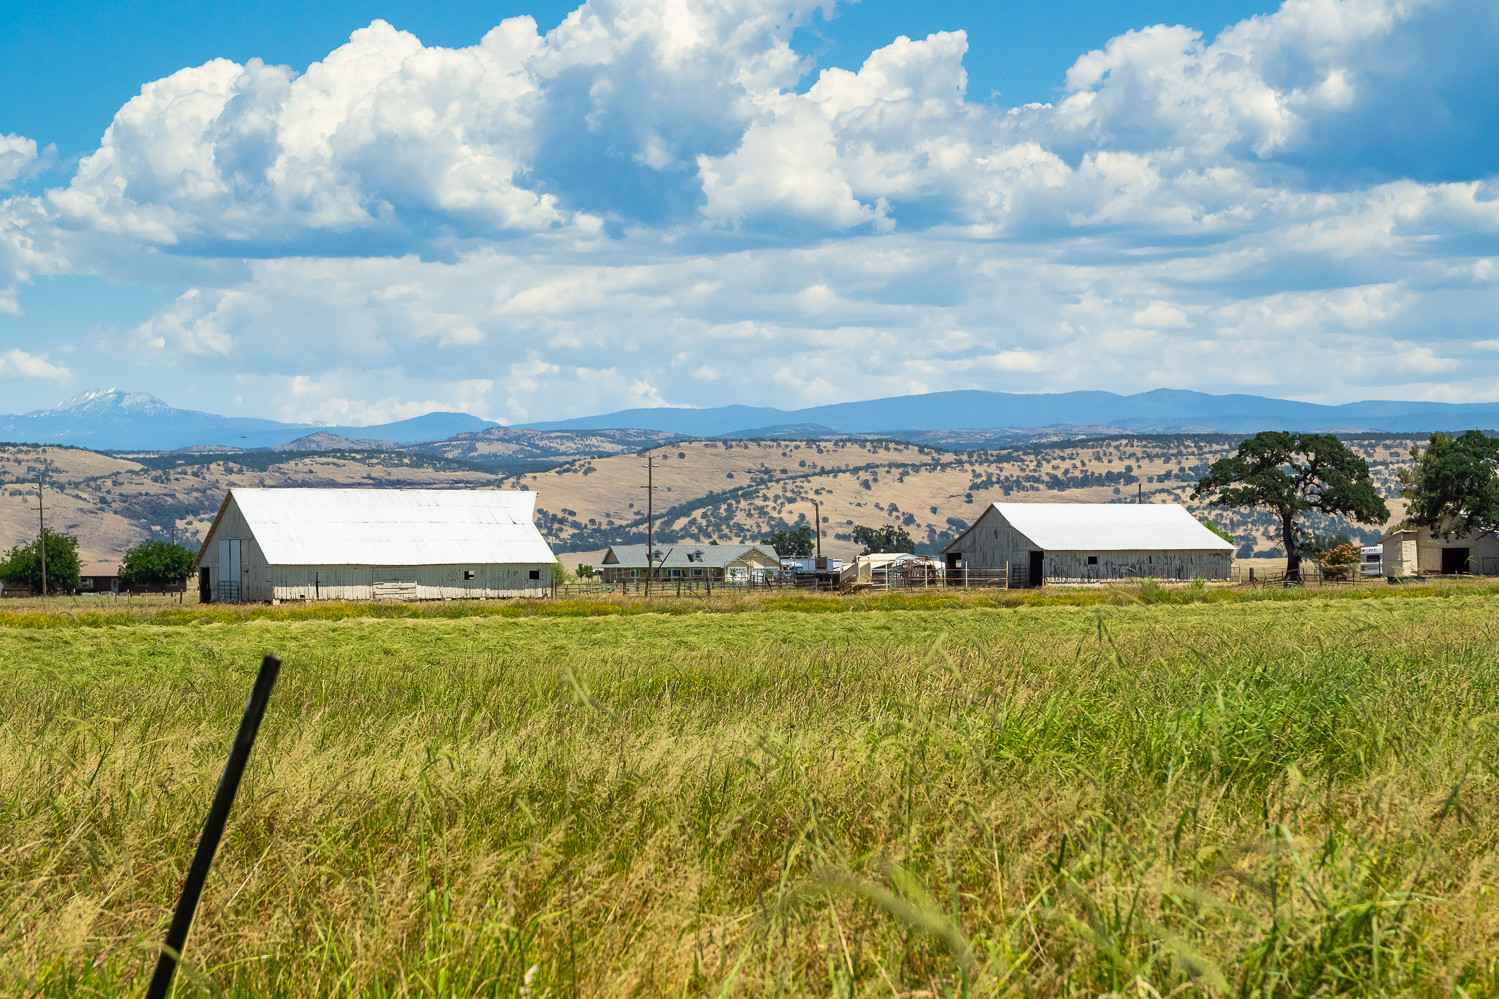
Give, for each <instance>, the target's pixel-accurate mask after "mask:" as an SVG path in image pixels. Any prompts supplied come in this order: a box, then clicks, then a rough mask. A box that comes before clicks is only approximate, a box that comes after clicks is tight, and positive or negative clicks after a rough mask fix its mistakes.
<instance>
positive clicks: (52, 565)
mask: <svg viewBox="0 0 1499 999" xmlns="http://www.w3.org/2000/svg"><path fill="white" fill-rule="evenodd" d="M43 536H44V537H45V538H46V541H47V549H46V550H47V592H48V593H60V592H68V591H71V590H76V589H78V539H77V538H75V537H73V536H72V535H71V534H57V533H56V532H54V531H52V530H50V529H48V530H46V531H45V532H44V534H43ZM41 552H42V549H41V546H40V545H39V544H38V543H37V542H35V541H33V542H31V544H29V545H17V546H16V547H14V548H12V549H11V550H10V551H8V552H6V553H5V555H4V556H0V583H7V584H9V585H11V586H29V587H31V589H32V590H33V591H34V592H36V593H40V592H41V591H42V559H41Z"/></svg>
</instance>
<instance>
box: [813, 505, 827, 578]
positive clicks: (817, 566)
mask: <svg viewBox="0 0 1499 999" xmlns="http://www.w3.org/2000/svg"><path fill="white" fill-rule="evenodd" d="M812 520H813V521H814V522H815V523H816V525H817V560H816V561H814V562H813V563H812V571H813V572H823V571H825V570H826V569H827V567H828V564H827V562H826V561H824V560H823V557H822V504H821V503H819V502H817V501H816V500H813V501H812Z"/></svg>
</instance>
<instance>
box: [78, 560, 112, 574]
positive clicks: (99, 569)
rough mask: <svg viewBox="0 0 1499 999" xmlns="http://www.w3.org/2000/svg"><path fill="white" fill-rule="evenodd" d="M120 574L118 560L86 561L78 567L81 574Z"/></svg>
mask: <svg viewBox="0 0 1499 999" xmlns="http://www.w3.org/2000/svg"><path fill="white" fill-rule="evenodd" d="M119 574H120V563H118V562H85V563H84V564H83V565H80V566H79V567H78V575H80V576H118V575H119Z"/></svg>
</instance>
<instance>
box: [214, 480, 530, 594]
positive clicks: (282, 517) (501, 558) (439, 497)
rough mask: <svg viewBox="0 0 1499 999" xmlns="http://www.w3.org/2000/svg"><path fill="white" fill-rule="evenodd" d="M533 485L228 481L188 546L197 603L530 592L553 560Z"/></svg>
mask: <svg viewBox="0 0 1499 999" xmlns="http://www.w3.org/2000/svg"><path fill="white" fill-rule="evenodd" d="M535 510H536V494H535V493H534V492H499V491H495V490H483V489H231V490H230V491H229V495H228V496H226V497H224V502H223V505H222V506H220V507H219V512H218V516H217V517H215V518H214V521H213V526H212V527H210V528H209V530H208V536H207V537H206V538H205V539H204V540H203V547H202V548H201V549H200V550H199V552H198V562H197V565H198V592H199V596H200V598H201V599H202V600H203V601H205V602H208V601H215V600H224V601H271V602H276V601H280V600H309V599H313V600H315V599H324V600H329V599H332V600H379V599H390V600H444V599H453V598H465V597H536V596H542V595H544V594H546V593H547V592H549V590H550V587H551V585H552V567H553V565H554V564H555V562H556V559H555V558H554V557H553V555H552V550H551V549H550V548H549V547H547V543H546V542H545V541H544V540H542V537H541V534H540V532H538V531H537V530H536V525H535V524H534V523H533V522H532V518H533V516H534V514H535Z"/></svg>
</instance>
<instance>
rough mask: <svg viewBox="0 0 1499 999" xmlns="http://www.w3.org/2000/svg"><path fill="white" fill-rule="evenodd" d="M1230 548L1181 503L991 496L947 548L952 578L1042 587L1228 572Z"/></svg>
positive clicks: (1218, 575)
mask: <svg viewBox="0 0 1499 999" xmlns="http://www.w3.org/2000/svg"><path fill="white" fill-rule="evenodd" d="M1233 551H1234V546H1233V545H1231V544H1229V543H1228V542H1227V541H1224V540H1223V539H1222V538H1220V537H1218V535H1216V534H1214V533H1213V532H1212V531H1210V530H1208V529H1207V528H1206V527H1204V526H1203V525H1202V524H1201V523H1199V522H1198V520H1197V518H1195V517H1193V516H1192V514H1191V513H1189V512H1188V511H1187V509H1186V507H1184V506H1181V505H1180V504H1178V503H1161V504H1148V505H1137V504H1124V503H992V504H990V505H989V508H988V509H987V510H985V511H984V512H983V513H982V514H981V515H980V516H979V519H978V520H976V521H974V523H973V526H971V527H969V528H968V530H966V531H964V532H963V533H962V534H961V535H959V536H958V538H957V539H956V540H955V541H953V543H952V544H950V545H948V546H947V547H946V548H944V549H943V551H942V554H943V558H944V559H945V561H946V567H947V574H948V579H949V580H952V581H958V582H961V581H963V580H964V579H965V577H966V578H967V579H968V581H969V582H972V583H975V584H978V583H988V584H991V585H992V584H995V583H998V584H999V585H1009V586H1040V585H1041V584H1042V583H1043V582H1048V581H1050V582H1087V581H1092V580H1103V579H1141V578H1145V577H1153V578H1155V579H1227V578H1228V575H1229V565H1230V563H1231V561H1232V555H1233Z"/></svg>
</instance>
